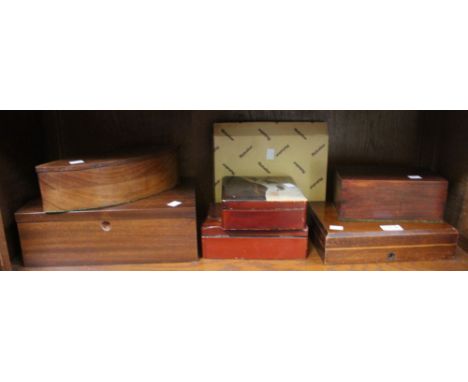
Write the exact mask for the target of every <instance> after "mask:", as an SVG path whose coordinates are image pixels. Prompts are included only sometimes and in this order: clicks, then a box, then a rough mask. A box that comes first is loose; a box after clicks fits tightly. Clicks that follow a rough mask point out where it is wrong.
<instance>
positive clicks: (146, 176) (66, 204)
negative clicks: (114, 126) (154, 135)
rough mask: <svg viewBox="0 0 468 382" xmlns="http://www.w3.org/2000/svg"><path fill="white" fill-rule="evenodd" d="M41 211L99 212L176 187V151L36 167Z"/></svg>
mask: <svg viewBox="0 0 468 382" xmlns="http://www.w3.org/2000/svg"><path fill="white" fill-rule="evenodd" d="M36 172H37V174H38V178H39V185H40V190H41V196H42V203H43V207H44V211H46V212H63V211H75V210H86V209H93V208H102V207H108V206H113V205H119V204H124V203H128V202H132V201H135V200H139V199H142V198H145V197H148V196H151V195H155V194H157V193H160V192H162V191H165V190H168V189H170V188H173V187H175V186H176V184H177V181H178V168H177V151H176V149H175V148H173V147H152V148H147V149H138V150H133V151H127V152H125V153H118V154H112V155H107V156H102V157H94V158H87V157H85V158H80V159H72V160H58V161H54V162H50V163H46V164H42V165H39V166H37V167H36Z"/></svg>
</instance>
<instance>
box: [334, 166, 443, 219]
mask: <svg viewBox="0 0 468 382" xmlns="http://www.w3.org/2000/svg"><path fill="white" fill-rule="evenodd" d="M447 187H448V182H447V180H446V179H444V178H442V177H440V176H437V175H434V174H431V173H428V172H425V171H424V172H423V171H421V170H407V169H400V168H372V167H357V168H342V169H338V170H337V172H336V179H335V204H336V206H337V209H338V216H339V217H340V219H344V220H392V219H393V220H419V221H434V222H435V221H443V217H444V210H445V202H446V199H447Z"/></svg>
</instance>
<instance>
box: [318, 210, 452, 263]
mask: <svg viewBox="0 0 468 382" xmlns="http://www.w3.org/2000/svg"><path fill="white" fill-rule="evenodd" d="M311 208H312V214H311V225H310V230H311V237H312V240H313V241H314V244H315V246H316V248H317V250H318V252H319V254H320V255H321V257H322V258H323V260H324V262H325V263H330V264H340V263H344V264H349V263H373V262H398V261H418V260H426V261H427V260H440V259H448V258H451V257H453V255H454V253H455V249H456V247H457V240H458V232H457V230H456V229H455V228H454V227H452V226H451V225H449V224H447V223H443V222H441V223H422V222H401V221H398V220H394V221H391V222H386V223H385V224H386V225H388V224H389V225H399V226H400V227H401V228H402V229H403V230H400V231H384V230H383V229H382V227H381V224H382V223H379V222H354V221H353V222H348V221H346V222H343V221H340V220H339V218H338V214H337V211H336V208H335V206H334V205H333V204H332V203H315V202H314V203H311ZM332 226H340V227H341V230H337V229H335V228H334V227H333V228H332Z"/></svg>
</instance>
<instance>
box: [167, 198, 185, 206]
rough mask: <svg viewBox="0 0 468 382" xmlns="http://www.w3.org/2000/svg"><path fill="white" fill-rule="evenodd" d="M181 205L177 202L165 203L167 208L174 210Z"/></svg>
mask: <svg viewBox="0 0 468 382" xmlns="http://www.w3.org/2000/svg"><path fill="white" fill-rule="evenodd" d="M181 204H182V202H179V201H178V200H173V201H172V202H170V203H167V206H168V207H172V208H175V207H179V206H180V205H181Z"/></svg>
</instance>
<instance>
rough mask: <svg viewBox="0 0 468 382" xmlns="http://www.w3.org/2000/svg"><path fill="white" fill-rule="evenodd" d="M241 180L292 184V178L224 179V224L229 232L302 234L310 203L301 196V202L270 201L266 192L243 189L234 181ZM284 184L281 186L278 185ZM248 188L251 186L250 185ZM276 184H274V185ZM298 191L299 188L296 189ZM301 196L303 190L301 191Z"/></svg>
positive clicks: (297, 199)
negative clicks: (300, 232) (267, 180)
mask: <svg viewBox="0 0 468 382" xmlns="http://www.w3.org/2000/svg"><path fill="white" fill-rule="evenodd" d="M242 179H259V180H262V179H274V180H275V181H282V182H289V183H290V184H291V185H293V182H294V181H293V180H292V178H290V177H264V178H261V177H258V178H254V177H225V178H223V196H222V198H223V200H222V203H221V207H222V222H223V228H224V229H226V230H249V231H252V230H260V231H265V230H276V231H281V230H287V231H291V230H303V229H304V227H305V226H306V214H307V200H306V198H305V197H304V196H303V195H302V194H301V195H300V198H296V200H294V198H292V199H291V200H287V199H285V200H281V201H279V200H267V199H266V195H265V190H264V189H262V188H261V187H257V186H252V187H246V189H243V188H242V186H239V184H235V185H234V187H229V186H231V185H232V181H239V180H242ZM279 183H281V182H279ZM247 184H249V182H247ZM273 184H275V183H273ZM294 187H295V188H296V189H297V187H296V186H295V185H294ZM297 190H298V189H297ZM298 192H299V193H300V190H298Z"/></svg>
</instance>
